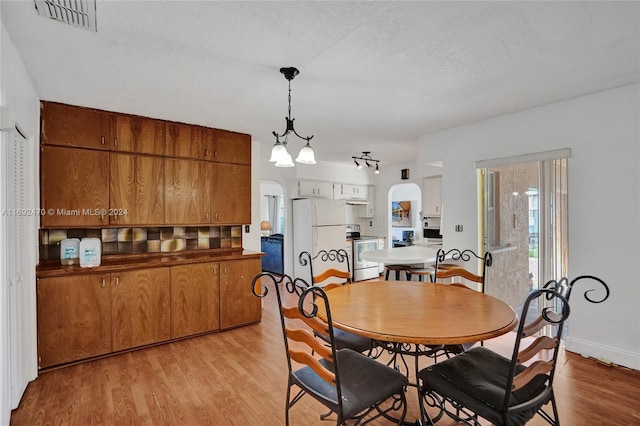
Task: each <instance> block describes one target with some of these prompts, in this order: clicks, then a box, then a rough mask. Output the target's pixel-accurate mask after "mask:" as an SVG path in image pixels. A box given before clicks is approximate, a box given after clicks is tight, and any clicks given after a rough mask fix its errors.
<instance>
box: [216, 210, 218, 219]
mask: <svg viewBox="0 0 640 426" xmlns="http://www.w3.org/2000/svg"><path fill="white" fill-rule="evenodd" d="M216 220H218V212H216Z"/></svg>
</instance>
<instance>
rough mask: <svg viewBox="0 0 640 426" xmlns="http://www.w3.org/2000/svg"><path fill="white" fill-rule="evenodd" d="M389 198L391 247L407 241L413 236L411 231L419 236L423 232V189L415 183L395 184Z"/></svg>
mask: <svg viewBox="0 0 640 426" xmlns="http://www.w3.org/2000/svg"><path fill="white" fill-rule="evenodd" d="M387 198H388V202H387V218H388V219H387V241H389V243H388V244H389V247H393V246H394V244H398V245H401V244H402V243H403V242H407V240H408V239H410V238H411V237H410V235H411V233H413V235H414V236H415V237H417V238H419V236H420V233H421V232H422V231H421V223H422V190H421V189H420V186H418V185H417V184H415V183H401V184H397V185H393V186H392V187H391V188H389V192H388V194H387ZM415 237H414V238H415ZM411 239H412V238H411ZM394 242H395V243H394Z"/></svg>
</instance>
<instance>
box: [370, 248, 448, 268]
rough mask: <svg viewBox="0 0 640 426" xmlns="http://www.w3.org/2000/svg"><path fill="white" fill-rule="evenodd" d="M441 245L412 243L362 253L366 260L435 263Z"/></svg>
mask: <svg viewBox="0 0 640 426" xmlns="http://www.w3.org/2000/svg"><path fill="white" fill-rule="evenodd" d="M440 247H441V246H439V247H430V246H423V245H412V246H407V247H392V248H384V249H380V250H371V251H365V252H362V253H361V254H360V257H362V258H363V259H365V260H369V261H371V262H379V263H399V264H405V263H433V262H435V261H436V257H437V256H438V249H439V248H440Z"/></svg>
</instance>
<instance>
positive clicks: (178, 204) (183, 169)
mask: <svg viewBox="0 0 640 426" xmlns="http://www.w3.org/2000/svg"><path fill="white" fill-rule="evenodd" d="M211 167H212V164H211V163H209V162H205V161H195V160H180V159H173V158H166V159H165V170H166V175H165V179H166V182H165V221H166V223H167V224H172V225H180V224H206V223H209V222H210V220H211Z"/></svg>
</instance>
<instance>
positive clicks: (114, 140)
mask: <svg viewBox="0 0 640 426" xmlns="http://www.w3.org/2000/svg"><path fill="white" fill-rule="evenodd" d="M113 145H114V146H118V138H113Z"/></svg>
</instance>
